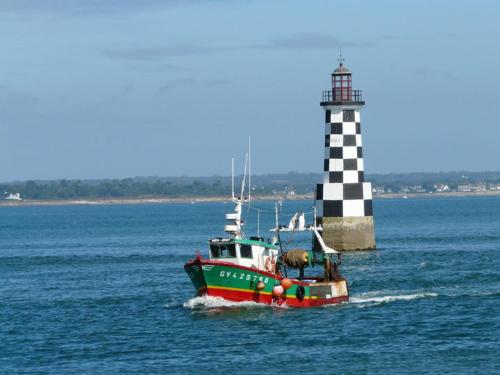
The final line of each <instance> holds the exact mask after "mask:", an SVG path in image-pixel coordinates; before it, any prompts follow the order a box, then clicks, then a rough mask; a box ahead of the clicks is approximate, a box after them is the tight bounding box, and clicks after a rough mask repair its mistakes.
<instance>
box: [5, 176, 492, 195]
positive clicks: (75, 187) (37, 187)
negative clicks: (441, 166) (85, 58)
mask: <svg viewBox="0 0 500 375" xmlns="http://www.w3.org/2000/svg"><path fill="white" fill-rule="evenodd" d="M241 179H242V176H237V177H236V191H238V188H239V186H240V185H239V183H238V181H241ZM322 180H323V175H322V174H321V173H298V172H289V173H283V174H268V175H256V176H252V194H254V195H269V194H287V193H292V192H293V193H296V194H308V193H312V192H313V191H314V189H315V187H316V183H319V182H320V181H322ZM366 180H367V181H371V182H372V183H373V184H374V185H383V186H386V187H390V188H392V189H393V191H398V189H399V187H401V186H402V185H409V184H420V185H421V186H422V187H423V188H425V189H431V187H432V186H433V185H434V184H436V183H446V184H449V185H450V186H451V187H455V186H456V185H457V184H459V183H465V182H478V181H483V182H498V183H500V172H440V173H404V174H396V173H391V174H369V175H367V176H366ZM240 183H241V182H240ZM3 192H5V193H20V194H21V197H22V198H23V199H78V198H130V197H155V196H156V197H160V196H161V197H172V198H176V197H191V196H192V197H196V196H229V195H230V194H231V178H230V177H228V176H210V177H155V176H154V177H135V178H125V179H113V180H51V181H33V180H30V181H22V182H9V183H0V199H1V198H2V195H1V193H3Z"/></svg>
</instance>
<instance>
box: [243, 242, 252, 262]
mask: <svg viewBox="0 0 500 375" xmlns="http://www.w3.org/2000/svg"><path fill="white" fill-rule="evenodd" d="M240 254H241V257H242V258H250V259H251V258H253V257H252V246H250V245H241V246H240Z"/></svg>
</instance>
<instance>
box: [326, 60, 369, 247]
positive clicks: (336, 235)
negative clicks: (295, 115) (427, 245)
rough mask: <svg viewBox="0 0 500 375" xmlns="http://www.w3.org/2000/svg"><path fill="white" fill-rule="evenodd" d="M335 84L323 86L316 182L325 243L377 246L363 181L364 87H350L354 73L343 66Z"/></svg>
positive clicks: (329, 244)
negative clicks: (318, 180) (321, 159)
mask: <svg viewBox="0 0 500 375" xmlns="http://www.w3.org/2000/svg"><path fill="white" fill-rule="evenodd" d="M331 79H332V89H331V91H323V96H322V100H321V103H320V105H321V107H323V109H324V110H325V157H324V168H323V170H324V177H323V183H322V184H318V185H317V187H316V214H317V218H318V219H317V220H318V223H319V224H321V225H322V227H323V233H322V237H323V240H324V241H325V243H326V244H327V246H330V247H333V248H334V249H336V250H369V249H375V235H374V226H373V208H372V187H371V183H369V182H366V181H365V174H364V172H365V168H364V163H363V143H362V141H361V109H362V108H363V106H364V105H365V102H364V101H363V98H362V95H361V90H353V89H352V73H351V72H350V70H349V69H347V68H346V67H345V66H344V63H343V59H342V55H341V56H340V58H339V66H338V68H336V69H335V70H334V71H333V73H332V74H331Z"/></svg>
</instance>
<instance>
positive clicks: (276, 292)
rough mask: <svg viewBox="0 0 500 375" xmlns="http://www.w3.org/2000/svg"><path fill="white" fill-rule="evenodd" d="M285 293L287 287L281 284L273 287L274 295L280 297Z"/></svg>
mask: <svg viewBox="0 0 500 375" xmlns="http://www.w3.org/2000/svg"><path fill="white" fill-rule="evenodd" d="M283 293H285V289H283V287H282V286H281V285H275V286H274V287H273V296H275V297H280V296H281V295H282V294H283Z"/></svg>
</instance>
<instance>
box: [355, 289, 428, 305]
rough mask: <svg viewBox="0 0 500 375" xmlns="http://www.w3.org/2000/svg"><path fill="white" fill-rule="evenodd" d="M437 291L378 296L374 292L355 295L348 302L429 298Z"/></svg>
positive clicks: (380, 302)
mask: <svg viewBox="0 0 500 375" xmlns="http://www.w3.org/2000/svg"><path fill="white" fill-rule="evenodd" d="M437 296H438V294H437V293H433V292H429V293H414V294H398V295H386V296H378V295H376V292H372V293H366V294H362V295H360V296H356V297H354V296H353V297H350V298H349V303H361V304H370V305H378V304H382V303H388V302H395V301H411V300H414V299H419V298H429V297H432V298H434V297H437Z"/></svg>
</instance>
